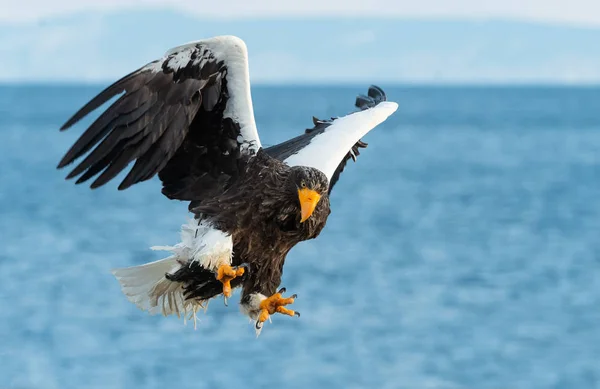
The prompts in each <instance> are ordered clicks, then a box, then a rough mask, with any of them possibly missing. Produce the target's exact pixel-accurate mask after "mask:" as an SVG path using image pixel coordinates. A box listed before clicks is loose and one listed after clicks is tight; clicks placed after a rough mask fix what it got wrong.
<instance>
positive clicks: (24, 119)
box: [0, 0, 600, 389]
mask: <svg viewBox="0 0 600 389" xmlns="http://www.w3.org/2000/svg"><path fill="white" fill-rule="evenodd" d="M0 9H1V10H2V11H1V12H0V58H1V59H0V83H1V86H0V247H1V248H0V306H1V307H2V309H1V310H0V388H1V389H81V388H86V389H92V388H110V389H133V388H145V389H151V388H160V389H163V388H180V389H185V388H211V389H217V388H239V387H245V388H246V387H249V388H253V387H267V386H269V387H275V388H325V387H327V388H419V389H425V388H436V389H437V388H440V389H446V388H461V389H463V388H464V389H488V388H489V389H521V388H522V389H531V388H569V389H575V388H586V389H587V388H600V347H599V345H600V327H599V325H598V323H599V322H600V309H599V308H600V284H599V283H598V280H599V279H600V254H599V252H600V240H599V238H598V234H599V232H600V205H599V204H598V201H597V199H598V198H599V197H600V180H599V178H600V166H599V162H600V160H599V156H600V132H599V130H600V88H599V87H598V86H597V85H598V83H599V81H600V44H598V42H599V41H600V3H598V2H597V1H595V0H573V1H570V2H568V3H567V2H564V1H558V0H546V1H542V0H528V1H512V0H511V1H503V2H494V4H492V2H480V1H474V0H459V1H454V2H447V1H445V0H444V1H442V0H422V1H419V2H413V1H404V0H373V1H362V0H361V1H353V0H352V1H350V0H347V1H343V2H342V1H337V0H332V1H316V0H305V1H302V2H278V1H264V0H263V1H239V0H236V1H220V2H208V1H186V0H179V1H168V2H167V1H159V0H148V1H141V0H140V1H134V0H128V1H116V0H110V1H105V0H86V1H83V0H78V1H73V0H55V1H54V2H46V1H41V0H21V1H10V2H9V1H6V0H2V1H0ZM220 34H234V35H238V36H240V37H241V38H242V39H244V40H245V41H246V43H247V45H248V49H249V55H250V72H251V80H252V83H253V88H252V95H253V100H254V107H255V112H256V120H257V124H258V127H259V131H260V135H261V138H262V142H263V144H265V145H272V144H275V143H277V142H280V141H283V140H285V139H287V138H289V137H292V136H295V135H297V134H299V133H301V132H303V131H304V129H305V128H308V127H312V124H311V123H312V122H311V117H312V116H313V115H314V116H317V117H330V116H338V115H344V114H346V113H348V112H350V111H352V110H353V103H354V98H355V96H356V95H357V94H359V93H365V92H366V90H367V87H368V86H369V85H370V84H372V83H375V84H377V85H379V86H381V87H382V88H383V89H384V90H385V91H386V92H387V94H388V98H389V99H390V100H392V101H396V102H398V103H399V104H400V108H399V109H398V111H397V112H396V114H395V115H393V116H392V117H391V118H390V119H389V120H388V121H387V122H385V123H384V124H383V125H381V126H380V127H378V128H377V129H376V130H374V131H373V132H371V133H370V134H369V135H368V136H367V137H366V138H365V139H364V140H365V141H367V142H368V143H369V147H368V148H367V149H366V150H365V151H364V152H362V153H361V155H360V157H359V158H358V161H357V163H355V164H354V163H350V166H349V167H347V168H346V170H345V171H344V173H343V174H342V177H341V180H340V182H339V183H338V184H337V186H336V188H335V190H334V192H333V194H332V214H331V216H330V218H329V221H328V226H327V228H326V229H325V231H324V232H323V233H322V234H321V236H320V237H319V238H318V239H316V240H314V241H310V242H304V243H302V244H300V245H298V246H297V247H296V248H295V249H294V250H293V251H292V252H291V253H290V255H289V257H288V260H287V262H286V267H285V273H284V277H283V284H282V285H284V286H286V287H287V288H288V290H289V291H291V292H293V293H298V295H299V298H298V300H297V301H296V303H295V309H297V310H298V311H301V312H302V318H301V319H296V320H295V319H291V318H287V317H274V318H273V323H272V324H267V325H266V326H265V329H264V330H263V333H262V335H261V336H260V338H258V339H255V335H254V330H253V327H252V324H250V323H248V321H247V319H246V318H245V317H244V316H242V314H241V313H240V312H239V309H238V307H237V306H236V305H237V304H235V303H231V304H230V306H229V307H224V306H223V304H222V301H221V300H215V301H213V302H212V303H211V305H210V307H209V310H208V313H207V314H206V315H200V318H201V322H200V323H199V326H198V329H197V330H196V331H194V329H193V326H190V325H189V324H188V325H187V326H184V324H183V323H182V322H181V321H180V320H178V319H176V318H162V317H154V316H149V315H147V314H146V313H145V312H141V311H139V310H137V308H136V307H135V306H134V305H132V304H130V303H129V302H128V301H127V300H126V298H125V297H124V296H123V295H122V294H121V292H120V290H119V286H118V283H117V282H116V280H114V279H113V277H112V275H111V274H110V269H111V268H113V267H123V266H130V265H137V264H142V263H145V262H148V261H150V260H155V259H159V258H160V257H161V255H160V253H155V252H151V251H150V250H149V249H148V248H149V247H150V246H152V245H170V244H174V243H177V241H178V238H179V236H178V235H179V227H180V225H181V224H182V223H184V222H185V219H186V209H187V205H186V204H185V203H176V202H172V201H169V200H167V199H166V198H164V197H163V196H162V195H161V194H160V184H159V182H158V179H154V180H152V181H150V182H146V183H143V184H139V185H136V186H135V187H133V188H131V189H129V190H127V191H124V192H119V191H117V190H116V186H117V183H118V182H119V181H120V180H119V179H115V180H114V181H113V183H112V184H110V185H107V186H106V187H104V188H102V189H99V190H94V191H91V190H89V188H88V187H87V186H84V185H82V186H75V185H73V183H72V182H66V181H64V176H65V175H66V173H67V172H66V171H57V170H56V169H55V166H56V165H57V163H58V161H59V160H60V158H61V157H62V155H63V153H64V152H65V151H66V150H67V149H68V147H69V146H70V145H71V144H72V143H73V142H74V141H75V139H76V138H77V137H78V136H79V135H80V134H81V132H82V131H83V129H84V128H85V125H86V124H89V123H90V122H91V119H93V117H92V118H90V119H89V120H86V121H85V122H83V123H81V124H79V125H78V126H77V127H76V128H74V129H72V130H70V131H68V132H66V133H59V132H58V128H59V127H60V125H61V124H62V123H64V121H66V119H68V118H69V117H70V116H71V114H72V113H74V112H75V110H77V109H78V108H79V107H80V106H82V105H83V104H84V103H85V102H87V101H88V100H89V99H90V98H91V97H93V96H94V95H95V94H96V93H98V92H99V91H100V90H101V89H102V88H104V87H105V86H107V85H108V84H109V83H110V82H112V81H115V80H116V79H118V78H120V77H121V76H123V75H124V74H126V73H129V72H130V71H132V70H134V69H136V68H138V67H139V66H141V65H143V64H145V63H146V62H148V61H151V60H154V59H156V58H159V57H160V56H162V54H163V53H164V52H165V51H166V50H167V49H169V48H170V47H172V46H175V45H179V44H182V43H185V42H187V41H191V40H195V39H201V38H205V37H210V36H214V35H220ZM94 117H95V115H94ZM119 178H121V177H119ZM236 297H237V293H236V296H234V299H233V300H232V302H233V301H235V300H237V298H236Z"/></svg>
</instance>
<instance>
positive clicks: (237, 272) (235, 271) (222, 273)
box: [217, 264, 248, 305]
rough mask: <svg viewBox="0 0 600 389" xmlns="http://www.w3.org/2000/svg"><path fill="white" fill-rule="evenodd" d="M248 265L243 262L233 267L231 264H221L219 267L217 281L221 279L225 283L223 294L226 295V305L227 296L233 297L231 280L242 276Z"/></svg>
mask: <svg viewBox="0 0 600 389" xmlns="http://www.w3.org/2000/svg"><path fill="white" fill-rule="evenodd" d="M247 266H248V265H246V264H242V265H240V266H234V267H231V266H229V265H221V266H219V268H218V269H217V281H221V283H222V284H223V296H225V305H227V298H228V297H231V280H233V279H234V278H237V277H241V276H243V275H244V273H245V272H246V267H247Z"/></svg>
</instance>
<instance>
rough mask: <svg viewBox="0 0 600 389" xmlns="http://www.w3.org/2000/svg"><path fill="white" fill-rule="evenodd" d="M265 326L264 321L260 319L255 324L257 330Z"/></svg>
mask: <svg viewBox="0 0 600 389" xmlns="http://www.w3.org/2000/svg"><path fill="white" fill-rule="evenodd" d="M262 326H263V323H262V322H260V321H258V320H257V321H256V324H255V325H254V328H256V329H257V330H260V329H261V328H262Z"/></svg>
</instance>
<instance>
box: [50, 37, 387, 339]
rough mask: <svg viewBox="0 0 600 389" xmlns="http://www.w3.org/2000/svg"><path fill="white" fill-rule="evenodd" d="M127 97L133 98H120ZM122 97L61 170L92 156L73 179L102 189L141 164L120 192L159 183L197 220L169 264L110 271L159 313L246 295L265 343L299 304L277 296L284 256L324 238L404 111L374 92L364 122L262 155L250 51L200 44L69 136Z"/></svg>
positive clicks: (154, 65)
mask: <svg viewBox="0 0 600 389" xmlns="http://www.w3.org/2000/svg"><path fill="white" fill-rule="evenodd" d="M123 92H124V93H123ZM117 95H120V97H118V99H117V100H116V101H115V102H114V103H113V104H112V105H110V107H109V108H107V109H106V110H105V111H104V112H103V113H102V114H100V116H99V117H98V118H97V119H96V120H95V121H94V122H93V123H92V124H91V125H90V126H89V128H87V130H86V131H85V132H84V133H83V134H82V135H81V137H80V138H79V139H78V140H77V141H76V142H75V144H74V145H73V146H72V147H71V148H70V149H69V150H68V151H67V153H66V154H65V156H64V157H63V159H62V160H61V161H60V163H59V165H58V168H63V167H65V166H67V165H69V164H71V163H72V162H73V161H75V160H76V159H78V158H79V157H81V156H83V155H84V154H86V153H87V152H88V151H90V150H92V148H93V150H92V151H91V152H90V153H89V154H87V156H86V157H85V158H84V159H83V161H81V162H80V163H79V165H77V166H76V167H75V168H74V169H73V170H72V171H71V173H69V175H68V176H67V179H70V178H73V177H76V176H80V177H79V178H78V180H77V183H78V184H79V183H82V182H84V181H87V180H89V179H90V178H92V177H94V176H95V175H97V174H98V173H100V175H99V176H98V177H97V178H96V179H95V180H94V181H93V183H92V184H91V187H92V188H97V187H99V186H102V185H104V184H106V183H107V182H108V181H110V180H111V179H113V178H114V177H115V176H116V175H118V174H119V173H120V172H121V171H123V169H125V168H126V167H127V165H128V164H129V163H130V162H132V161H135V164H134V165H133V167H132V168H131V170H129V173H128V174H127V176H126V177H125V178H124V179H123V181H122V182H121V184H120V185H119V190H123V189H127V188H129V187H130V186H131V185H134V184H136V183H138V182H141V181H145V180H149V179H150V178H152V177H153V176H155V175H156V174H157V173H158V177H159V178H160V180H161V181H162V185H163V186H162V193H163V194H164V195H165V196H167V197H168V198H169V199H175V200H184V201H189V202H190V204H189V210H190V211H191V212H192V213H193V214H194V218H193V219H192V220H190V221H189V222H188V223H187V224H184V225H183V226H182V230H181V242H180V243H179V244H177V245H175V246H169V247H154V248H153V249H160V250H168V251H171V252H172V255H171V256H169V257H168V258H166V259H162V260H159V261H156V262H151V263H147V264H144V265H141V266H134V267H129V268H123V269H115V270H113V274H114V275H115V277H116V278H117V279H118V281H119V283H120V285H121V288H122V291H123V293H124V294H125V295H126V296H127V298H128V299H129V300H130V301H131V302H133V303H135V304H136V305H137V306H138V307H139V308H141V309H143V310H147V311H149V312H150V313H151V314H156V313H162V314H163V315H165V316H166V315H172V314H176V315H177V316H180V315H183V317H184V319H192V318H193V320H194V322H195V320H196V312H197V311H198V310H199V309H200V308H205V307H206V305H207V304H208V302H209V300H210V299H212V298H214V297H216V296H219V295H221V294H223V295H224V297H225V302H226V301H227V297H229V296H231V290H232V289H233V288H236V287H240V286H241V287H242V295H241V301H240V306H241V309H242V312H244V313H245V314H246V315H248V316H249V317H250V318H251V319H252V320H253V321H254V323H255V328H256V331H257V334H259V333H260V331H261V329H262V327H263V323H264V322H265V321H266V320H267V319H269V317H270V315H273V314H274V313H276V312H277V313H282V314H285V315H290V316H294V315H296V316H300V315H299V314H298V312H294V311H292V310H290V309H287V308H285V306H286V305H288V304H291V303H293V302H294V298H295V297H296V295H292V296H291V297H288V298H284V297H283V296H282V294H283V293H285V288H281V289H279V290H278V288H279V286H280V282H281V275H282V272H283V263H284V260H285V257H286V255H287V253H288V252H289V251H290V249H291V248H292V247H294V246H295V245H296V244H297V243H298V242H301V241H304V240H307V239H313V238H316V237H317V236H318V235H319V233H320V232H321V230H322V229H323V227H324V226H325V222H326V221H327V217H328V216H329V213H330V208H329V194H330V193H331V189H332V188H333V186H334V185H335V183H336V182H337V180H338V178H339V175H340V173H341V172H342V170H343V169H344V167H345V165H346V162H347V161H348V160H349V159H350V158H352V159H353V160H355V159H356V156H357V155H358V154H359V148H362V147H366V144H365V143H363V142H362V141H361V140H360V139H361V137H362V136H364V135H365V134H366V133H367V132H369V131H370V130H372V129H373V128H374V127H375V126H377V125H378V124H380V123H382V122H383V121H384V120H386V119H387V117H388V116H390V115H391V114H392V113H393V112H394V111H396V109H397V108H398V105H397V104H396V103H393V102H387V101H386V96H385V94H384V92H383V91H382V90H381V89H380V88H378V87H375V86H371V87H370V88H369V90H368V94H367V95H366V96H365V95H359V96H358V97H357V99H356V106H357V107H358V108H359V110H358V111H357V112H354V113H352V114H349V115H347V116H344V117H340V118H336V119H331V120H318V119H316V118H313V122H314V127H313V128H312V129H308V130H306V131H305V133H304V134H302V135H300V136H298V137H295V138H293V139H290V140H288V141H286V142H283V143H281V144H278V145H275V146H272V147H267V148H263V147H261V143H260V140H259V137H258V133H257V129H256V124H255V122H254V113H253V108H252V99H251V96H250V80H249V75H248V55H247V49H246V45H245V43H244V42H243V41H242V40H241V39H240V38H237V37H234V36H219V37H214V38H210V39H205V40H200V41H196V42H192V43H188V44H185V45H183V46H179V47H176V48H174V49H171V50H169V51H168V52H167V53H166V54H165V55H164V56H163V57H162V58H161V59H158V60H156V61H153V62H150V63H148V64H147V65H145V66H143V67H141V68H139V69H138V70H136V71H134V72H132V73H130V74H128V75H127V76H125V77H123V78H122V79H120V80H119V81H117V82H115V83H114V84H112V85H111V86H109V87H108V88H106V89H105V90H104V91H102V92H101V93H100V94H98V95H97V96H96V97H94V98H93V99H92V100H91V101H90V102H88V103H87V104H86V105H85V106H84V107H83V108H81V109H80V110H79V111H78V112H77V113H75V115H73V117H72V118H71V119H69V120H68V121H67V122H66V123H65V124H64V125H63V127H62V128H61V130H66V129H68V128H69V127H71V126H73V125H74V124H75V123H77V122H78V121H79V120H80V119H82V118H83V117H85V116H86V115H88V114H89V113H90V112H92V111H94V110H95V109H96V108H98V107H99V106H100V105H102V104H104V103H106V102H107V101H108V100H110V99H111V98H113V97H115V96H117Z"/></svg>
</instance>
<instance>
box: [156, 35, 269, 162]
mask: <svg viewBox="0 0 600 389" xmlns="http://www.w3.org/2000/svg"><path fill="white" fill-rule="evenodd" d="M198 45H200V46H203V47H206V48H208V49H209V50H210V51H211V52H212V53H213V55H214V56H215V58H217V59H218V60H222V61H224V62H225V65H226V66H227V76H226V78H227V91H228V93H229V100H228V101H227V105H226V106H225V111H224V112H223V117H224V118H231V119H232V120H233V121H234V122H236V123H238V124H239V125H240V139H238V142H239V143H240V145H241V146H240V148H241V151H242V153H244V152H246V151H251V152H253V153H255V152H256V151H258V149H259V148H260V147H261V143H260V138H259V136H258V130H257V129H256V122H255V120H254V108H253V106H252V95H251V93H250V71H249V69H248V49H247V47H246V43H244V41H243V40H242V39H240V38H238V37H236V36H231V35H224V36H217V37H213V38H209V39H202V40H198V41H194V42H189V43H186V44H184V45H181V46H177V47H174V48H172V49H171V50H169V51H167V52H166V53H165V56H164V57H163V59H162V60H160V61H158V62H157V63H156V62H155V63H151V64H148V66H146V69H150V70H152V71H161V70H162V63H163V62H164V61H165V60H166V59H167V58H168V57H169V56H171V57H170V59H169V67H170V68H172V69H174V70H177V69H178V68H181V67H185V66H188V65H189V63H190V61H192V59H191V56H192V53H193V52H194V51H196V50H197V47H198ZM202 58H203V57H202V56H198V57H197V58H196V59H195V60H194V62H193V65H198V64H199V63H200V61H201V60H202Z"/></svg>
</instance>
